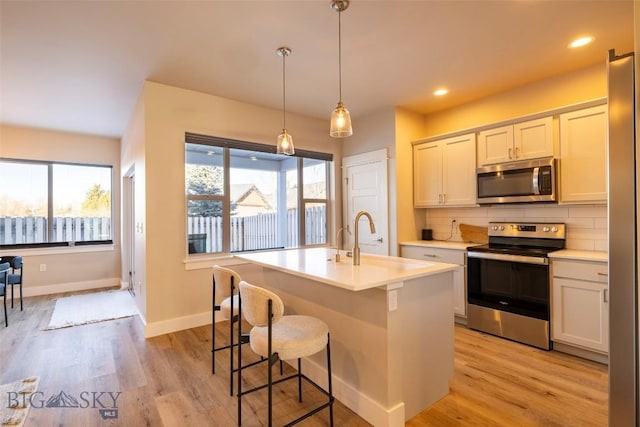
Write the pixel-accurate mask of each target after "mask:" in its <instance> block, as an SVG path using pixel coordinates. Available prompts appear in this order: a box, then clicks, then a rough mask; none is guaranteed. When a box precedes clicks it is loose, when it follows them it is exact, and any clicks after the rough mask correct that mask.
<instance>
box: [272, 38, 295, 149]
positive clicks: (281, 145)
mask: <svg viewBox="0 0 640 427" xmlns="http://www.w3.org/2000/svg"><path fill="white" fill-rule="evenodd" d="M276 53H277V54H278V55H280V56H281V57H282V133H280V135H278V142H277V144H276V148H277V151H276V152H277V153H278V154H286V155H287V156H291V155H292V154H293V153H294V152H295V151H294V149H293V136H291V134H289V133H288V132H287V116H286V114H287V113H286V108H285V107H286V103H285V99H286V98H285V94H286V92H285V80H284V77H285V73H284V70H285V58H286V57H287V56H289V55H291V49H289V48H288V47H284V46H283V47H279V48H278V50H277V51H276Z"/></svg>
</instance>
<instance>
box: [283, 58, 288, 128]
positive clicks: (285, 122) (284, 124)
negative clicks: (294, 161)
mask: <svg viewBox="0 0 640 427" xmlns="http://www.w3.org/2000/svg"><path fill="white" fill-rule="evenodd" d="M286 56H287V55H286V53H283V54H282V129H286V128H287V104H286V99H287V98H286V96H285V94H286V92H285V90H286V89H285V62H284V61H285V57H286Z"/></svg>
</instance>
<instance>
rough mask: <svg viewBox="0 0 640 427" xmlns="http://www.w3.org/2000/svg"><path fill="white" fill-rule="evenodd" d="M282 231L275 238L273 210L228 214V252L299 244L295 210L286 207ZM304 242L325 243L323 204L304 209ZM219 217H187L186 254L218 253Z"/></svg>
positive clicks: (275, 224) (220, 240)
mask: <svg viewBox="0 0 640 427" xmlns="http://www.w3.org/2000/svg"><path fill="white" fill-rule="evenodd" d="M285 227H286V233H283V235H282V239H283V240H279V239H278V216H277V214H276V213H266V214H260V215H252V216H243V217H232V218H231V252H242V251H251V250H257V249H270V248H280V247H285V248H294V247H297V246H298V245H299V243H300V239H299V236H298V210H297V209H289V210H288V211H287V218H286V225H285ZM305 227H306V228H305V242H306V244H307V245H315V244H324V243H326V242H327V215H326V208H325V206H314V207H312V208H307V209H305ZM222 231H223V230H222V217H189V218H188V221H187V232H188V234H189V243H190V245H189V246H190V248H189V252H190V253H196V252H222V250H223V249H222Z"/></svg>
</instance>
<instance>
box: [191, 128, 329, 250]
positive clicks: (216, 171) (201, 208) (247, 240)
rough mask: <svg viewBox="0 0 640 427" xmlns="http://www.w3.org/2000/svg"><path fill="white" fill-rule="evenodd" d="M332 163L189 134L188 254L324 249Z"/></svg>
mask: <svg viewBox="0 0 640 427" xmlns="http://www.w3.org/2000/svg"><path fill="white" fill-rule="evenodd" d="M331 160H332V157H331V155H328V154H323V153H315V152H309V151H304V150H296V156H283V155H277V154H275V147H273V146H269V145H262V144H255V143H247V142H242V141H234V140H228V139H222V138H215V137H209V136H203V135H195V134H189V133H188V134H187V135H186V143H185V191H186V195H187V248H188V253H189V254H196V253H232V252H243V251H252V250H260V249H276V248H295V247H301V246H309V245H322V244H326V243H327V188H328V185H327V180H328V170H329V164H330V161H331ZM300 189H302V190H301V191H300Z"/></svg>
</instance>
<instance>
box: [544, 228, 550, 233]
mask: <svg viewBox="0 0 640 427" xmlns="http://www.w3.org/2000/svg"><path fill="white" fill-rule="evenodd" d="M549 230H550V228H549V227H542V231H544V232H545V233H548V232H549Z"/></svg>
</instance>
